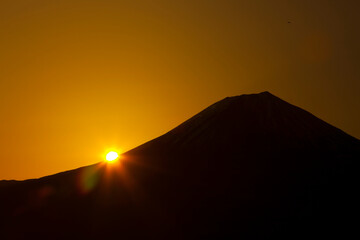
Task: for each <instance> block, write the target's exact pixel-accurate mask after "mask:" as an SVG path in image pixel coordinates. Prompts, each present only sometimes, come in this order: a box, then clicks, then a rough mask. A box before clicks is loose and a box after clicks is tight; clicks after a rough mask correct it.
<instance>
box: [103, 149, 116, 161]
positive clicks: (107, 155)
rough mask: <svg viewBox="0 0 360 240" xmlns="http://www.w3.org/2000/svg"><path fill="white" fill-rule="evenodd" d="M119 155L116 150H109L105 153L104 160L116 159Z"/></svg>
mask: <svg viewBox="0 0 360 240" xmlns="http://www.w3.org/2000/svg"><path fill="white" fill-rule="evenodd" d="M118 157H119V154H118V153H117V152H114V151H111V152H108V153H107V154H106V161H108V162H112V161H114V160H116V159H117V158H118Z"/></svg>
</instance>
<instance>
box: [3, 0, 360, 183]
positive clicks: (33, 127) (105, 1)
mask: <svg viewBox="0 0 360 240" xmlns="http://www.w3.org/2000/svg"><path fill="white" fill-rule="evenodd" d="M358 10H359V3H358V1H355V0H354V1H335V0H327V1H325V0H317V1H312V0H311V1H305V0H299V1H295V0H294V1H285V0H284V1H280V0H274V1H268V0H258V1H256V0H251V1H250V0H249V1H241V0H234V1H229V0H219V1H214V0H202V1H200V0H188V1H186V0H185V1H184V0H183V1H168V0H163V1H156V0H152V1H150V0H149V1H145V0H143V1H136V0H129V1H121V0H97V1H95V0H61V1H60V0H57V1H55V0H16V1H14V0H1V1H0V53H1V54H0V179H26V178H34V177H41V176H44V175H48V174H53V173H56V172H60V171H64V170H68V169H72V168H76V167H80V166H83V165H88V164H92V163H95V162H98V161H101V160H102V158H103V157H104V152H105V151H106V149H108V148H112V147H113V148H119V149H122V150H124V151H125V150H129V149H131V148H133V147H136V146H137V145H139V144H141V143H143V142H145V141H148V140H151V139H152V138H155V137H157V136H159V135H161V134H163V133H165V132H166V131H168V130H171V129H172V128H173V127H175V126H176V125H178V124H180V123H181V122H183V121H184V120H186V119H187V118H189V117H191V116H192V115H194V114H196V113H197V112H199V111H200V110H202V109H203V108H205V107H207V106H208V105H210V104H212V103H213V102H215V101H218V100H220V99H222V98H224V97H226V96H232V95H239V94H243V93H254V92H261V91H265V90H268V91H270V92H272V93H273V94H275V95H277V96H279V97H281V98H283V99H284V100H287V101H289V102H290V103H293V104H295V105H298V106H300V107H302V108H304V109H306V110H308V111H310V112H312V113H314V114H315V115H317V116H318V117H320V118H322V119H324V120H325V121H327V122H329V123H331V124H333V125H335V126H337V127H339V128H341V129H343V130H344V131H346V132H348V133H349V134H351V135H353V136H355V137H357V138H359V137H360V125H359V122H360V113H359V109H360V94H359V90H360V78H359V77H360V68H359V64H360V60H359V59H360V56H359V55H360V45H359V42H360V32H359V27H360V16H359V14H358ZM288 21H290V22H291V23H288Z"/></svg>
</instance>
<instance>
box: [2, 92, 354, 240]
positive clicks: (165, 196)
mask: <svg viewBox="0 0 360 240" xmlns="http://www.w3.org/2000/svg"><path fill="white" fill-rule="evenodd" d="M359 157H360V142H359V140H357V139H355V138H353V137H351V136H349V135H348V134H346V133H344V132H343V131H341V130H339V129H337V128H335V127H333V126H331V125H329V124H327V123H326V122H324V121H322V120H320V119H318V118H317V117H315V116H313V115H312V114H310V113H309V112H306V111H304V110H302V109H300V108H298V107H296V106H293V105H291V104H289V103H287V102H285V101H283V100H281V99H279V98H277V97H275V96H273V95H272V94H270V93H268V92H263V93H259V94H250V95H241V96H236V97H229V98H225V99H223V100H221V101H219V102H217V103H215V104H213V105H211V106H210V107H208V108H206V109H205V110H203V111H202V112H200V113H199V114H197V115H195V116H194V117H192V118H190V119H189V120H187V121H186V122H184V123H183V124H181V125H179V126H178V127H176V128H175V129H173V130H171V131H170V132H168V133H166V134H164V135H162V136H160V137H158V138H156V139H154V140H152V141H149V142H147V143H145V144H143V145H141V146H139V147H137V148H135V149H133V150H131V151H129V152H127V153H125V154H124V155H123V159H122V160H121V162H120V163H118V164H105V163H99V164H95V165H92V166H88V167H82V168H79V169H75V170H72V171H67V172H64V173H59V174H56V175H52V176H47V177H44V178H40V179H32V180H27V181H12V182H8V181H6V182H0V214H1V220H0V238H1V239H36V238H38V239H39V238H42V239H75V238H80V239H95V238H99V239H110V238H118V239H140V238H141V239H144V238H145V239H208V238H214V239H239V238H241V237H243V238H244V239H304V238H307V239H309V238H310V239H315V238H316V239H325V238H330V237H336V238H345V239H347V238H350V236H351V237H354V236H359V234H358V232H357V224H356V223H357V221H355V220H356V218H357V216H358V215H359V211H358V207H357V206H358V202H359V198H358V196H357V189H358V182H359V177H358V160H359V159H360V158H359Z"/></svg>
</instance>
